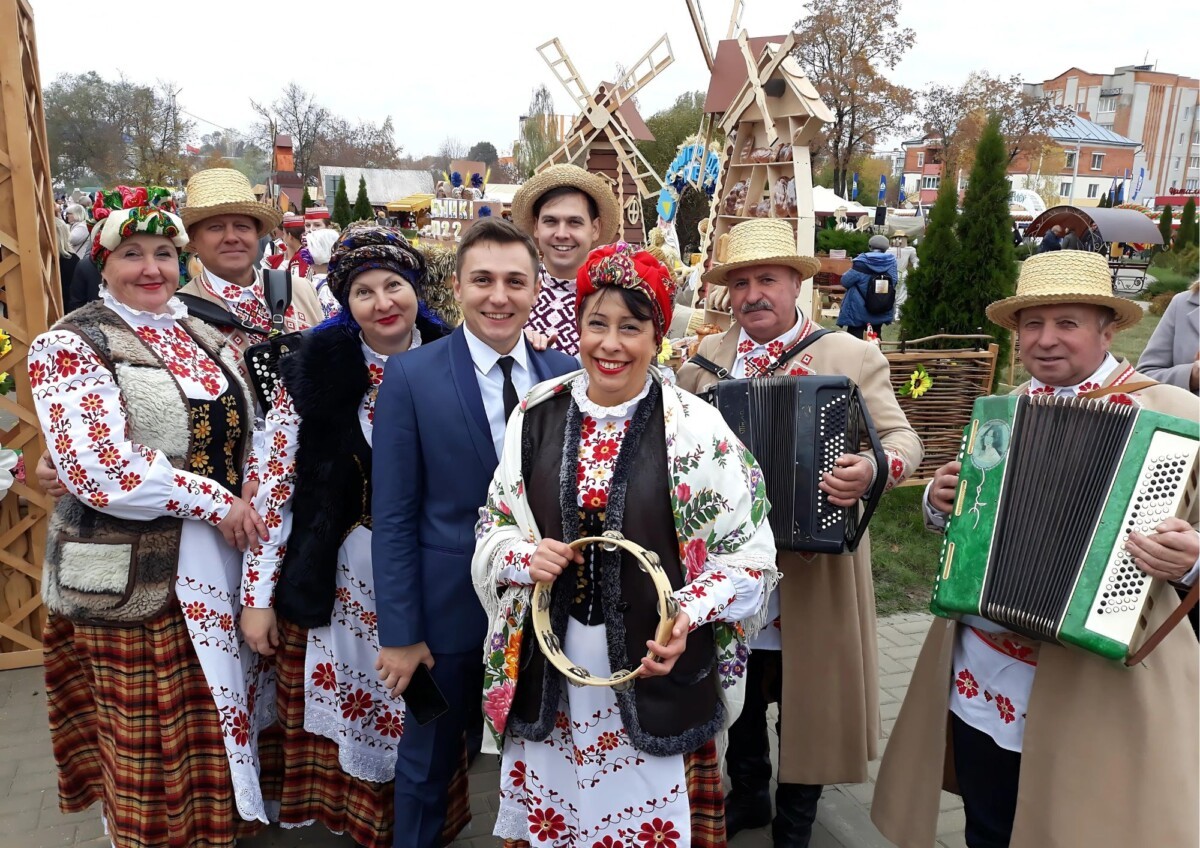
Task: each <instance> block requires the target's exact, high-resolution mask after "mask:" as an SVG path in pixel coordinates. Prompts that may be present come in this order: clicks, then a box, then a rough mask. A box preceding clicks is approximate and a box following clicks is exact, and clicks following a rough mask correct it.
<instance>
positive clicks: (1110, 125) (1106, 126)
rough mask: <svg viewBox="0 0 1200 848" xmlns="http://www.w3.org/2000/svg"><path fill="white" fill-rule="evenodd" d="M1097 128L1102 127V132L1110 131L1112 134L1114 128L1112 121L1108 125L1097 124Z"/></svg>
mask: <svg viewBox="0 0 1200 848" xmlns="http://www.w3.org/2000/svg"><path fill="white" fill-rule="evenodd" d="M1096 126H1098V127H1100V129H1102V130H1108V131H1109V132H1112V128H1113V125H1112V122H1111V121H1109V122H1108V123H1106V124H1097V125H1096Z"/></svg>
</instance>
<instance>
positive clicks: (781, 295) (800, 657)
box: [678, 220, 923, 848]
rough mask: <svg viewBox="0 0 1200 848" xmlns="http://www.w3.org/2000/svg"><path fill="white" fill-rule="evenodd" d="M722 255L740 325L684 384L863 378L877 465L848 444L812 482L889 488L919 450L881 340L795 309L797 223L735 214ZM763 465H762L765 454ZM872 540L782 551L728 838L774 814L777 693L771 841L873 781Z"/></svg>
mask: <svg viewBox="0 0 1200 848" xmlns="http://www.w3.org/2000/svg"><path fill="white" fill-rule="evenodd" d="M726 259H727V261H726V262H725V263H724V264H722V265H719V266H716V267H714V268H713V269H712V270H710V271H709V272H708V273H707V274H705V275H704V280H705V282H707V283H710V284H712V285H723V286H727V287H728V292H729V300H730V304H731V307H732V310H733V315H734V318H735V323H734V324H733V325H732V326H731V327H730V329H729V330H728V331H727V332H725V333H722V334H720V335H713V336H709V337H708V338H706V339H705V340H704V341H703V342H702V343H701V345H700V348H699V350H698V351H697V356H695V357H693V358H692V360H690V361H689V362H688V363H687V364H685V365H684V366H683V368H681V369H680V371H679V377H678V382H679V386H680V387H681V388H683V389H686V390H687V391H690V392H693V393H700V392H704V391H706V390H709V389H710V388H711V387H712V386H713V385H714V384H715V383H716V382H717V381H718V380H720V379H722V378H723V377H730V378H758V377H766V376H788V375H792V376H805V375H840V376H844V377H848V378H849V379H850V380H852V381H853V383H854V384H856V385H857V387H858V388H859V389H860V390H861V392H862V396H863V398H864V399H865V405H866V407H867V409H868V412H869V414H870V418H871V419H872V420H873V422H874V425H875V428H876V430H877V432H878V435H879V439H880V441H881V442H882V447H883V452H882V453H881V456H882V457H883V463H882V467H878V466H879V463H878V461H877V460H876V459H875V458H874V456H873V455H871V454H870V452H864V453H861V454H859V453H853V452H847V453H844V454H842V455H840V456H838V458H837V460H836V463H835V465H836V467H835V468H834V469H833V471H832V472H831V473H826V474H824V475H823V477H822V479H821V480H819V481H818V480H816V479H813V480H812V482H811V486H812V487H813V488H814V489H815V488H816V487H817V486H819V488H820V490H821V491H822V492H824V493H825V494H826V495H828V497H829V502H830V503H832V504H834V505H836V506H838V507H843V508H852V509H855V510H857V506H858V503H859V500H860V498H862V497H863V496H864V495H865V494H866V493H867V492H868V491H869V490H871V489H872V487H873V484H874V483H875V481H876V479H877V476H878V475H885V477H886V485H887V486H888V487H890V486H894V485H896V484H898V483H900V482H901V481H903V480H904V479H905V477H907V476H908V474H909V472H910V471H911V470H912V469H913V468H915V467H916V466H917V464H918V463H920V461H921V457H922V455H923V451H922V447H921V441H920V439H919V438H918V437H917V434H916V433H915V432H914V431H913V429H912V428H911V427H910V426H909V424H908V420H907V419H906V418H905V416H904V413H903V412H902V411H901V410H900V406H899V404H898V403H897V402H896V396H895V394H894V392H893V390H892V385H891V382H890V378H889V371H888V363H887V360H886V359H885V358H884V357H883V354H881V353H880V351H879V348H878V347H877V346H875V345H873V344H870V343H867V342H864V341H861V340H859V339H856V338H854V337H852V336H850V335H849V334H846V333H831V332H827V331H824V330H822V329H821V328H820V326H819V325H818V324H817V323H816V322H815V321H813V320H812V319H810V318H809V317H808V316H807V315H805V314H804V313H803V311H801V310H800V309H798V308H797V305H796V301H797V298H798V296H799V294H800V283H801V281H802V280H804V279H806V278H808V277H811V276H812V275H813V274H814V273H816V271H817V269H818V268H819V265H818V263H817V260H816V259H814V258H813V257H809V256H799V255H797V252H796V236H795V233H794V231H793V230H792V228H791V226H790V225H789V224H787V223H786V222H784V221H773V220H762V221H747V222H744V223H742V224H739V225H737V226H736V227H734V228H733V229H732V230H731V231H730V234H729V241H728V246H727V251H726ZM757 458H758V459H759V462H760V463H764V462H766V460H764V459H763V457H762V456H761V455H760V456H758V457H757ZM764 473H767V474H768V477H769V476H770V470H769V469H767V468H765V466H764ZM769 488H770V487H769V485H768V490H769ZM776 511H777V506H776V507H774V508H773V510H772V514H771V516H770V518H769V520H770V521H771V523H772V526H773V527H774V525H775V524H776V522H778V521H787V520H789V518H787V517H784V516H782V515H781V514H776ZM780 512H782V511H780ZM870 550H871V549H870V542H869V540H867V539H865V538H864V539H863V540H862V541H861V543H860V544H859V545H858V547H857V549H856V550H855V552H854V553H853V554H831V553H824V554H811V553H800V552H792V551H781V552H780V554H779V560H778V564H779V569H780V572H781V573H782V574H783V575H785V579H783V580H782V581H781V582H780V584H779V588H778V589H777V590H776V592H775V593H774V594H773V595H772V596H771V607H772V612H773V615H772V616H771V617H772V618H773V619H774V620H773V623H772V624H770V625H768V626H767V628H766V629H765V630H763V631H762V633H761V634H759V635H758V636H757V637H756V638H755V639H754V640H753V641H752V643H751V654H750V657H749V663H748V672H747V674H748V680H747V686H746V701H745V704H744V707H743V709H742V714H741V717H740V718H739V719H738V720H737V721H736V722H735V723H734V724H733V726H732V727H731V728H730V734H729V748H728V751H727V753H726V757H725V765H726V768H727V770H728V773H729V777H730V780H731V783H732V791H731V792H730V794H729V796H728V798H727V801H726V806H725V816H726V824H725V826H726V830H727V833H728V836H729V837H730V838H732V837H733V836H734V834H736V833H737V832H738V831H739V830H742V829H746V828H753V827H762V826H764V825H766V824H768V823H770V822H771V796H770V780H771V773H772V768H771V760H770V750H769V747H768V735H767V716H766V713H767V705H768V704H769V703H770V702H771V701H778V702H779V703H780V714H781V721H780V725H779V733H780V745H779V751H780V754H779V789H778V792H777V793H776V799H775V800H776V815H775V819H774V824H773V836H774V842H775V845H777V846H788V847H789V848H796V847H798V846H807V845H808V843H809V839H810V838H811V833H812V824H813V821H814V819H815V817H816V811H817V802H818V800H819V799H820V797H821V790H822V788H823V786H824V785H825V784H828V783H861V782H863V781H865V780H866V779H867V762H868V761H869V760H871V759H873V758H874V757H875V756H876V755H877V745H878V740H879V735H880V719H879V684H878V679H877V678H878V674H877V672H878V659H877V648H876V636H875V590H874V585H873V584H872V581H871V553H870Z"/></svg>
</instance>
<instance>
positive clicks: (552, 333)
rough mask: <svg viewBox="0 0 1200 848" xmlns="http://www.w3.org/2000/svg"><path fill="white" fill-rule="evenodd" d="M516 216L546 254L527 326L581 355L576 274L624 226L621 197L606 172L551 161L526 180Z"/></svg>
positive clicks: (570, 353)
mask: <svg viewBox="0 0 1200 848" xmlns="http://www.w3.org/2000/svg"><path fill="white" fill-rule="evenodd" d="M512 216H513V223H514V224H516V225H517V227H518V228H520V229H522V230H524V231H525V232H526V233H528V234H529V235H530V236H531V237H532V238H533V240H534V242H536V243H537V247H538V252H539V253H540V254H541V256H542V266H541V268H540V269H539V277H540V283H541V289H540V290H539V292H538V299H537V302H536V303H535V304H534V305H533V311H532V312H530V313H529V322H528V323H527V324H526V325H525V328H526V330H527V331H532V332H533V333H540V334H542V335H545V336H548V337H550V338H551V339H552V340H553V343H554V346H555V347H556V348H557V349H558V350H561V351H562V352H563V353H565V354H567V355H568V356H576V355H578V353H579V322H578V321H577V320H576V317H575V289H576V282H575V277H576V275H577V274H578V273H579V268H580V267H581V266H582V265H583V263H584V262H585V261H586V260H587V257H588V253H589V252H590V251H591V249H592V248H593V247H596V246H597V245H601V244H608V243H609V242H611V241H613V240H615V239H616V237H617V230H618V228H619V227H620V226H621V207H620V205H619V204H618V203H617V197H616V195H615V194H613V190H612V188H610V187H609V185H608V184H607V183H606V182H605V181H604V179H603V178H602V177H600V176H598V175H596V174H591V173H588V172H587V171H585V170H584V169H583V168H580V167H579V166H578V165H551V166H550V167H549V168H547V169H546V170H544V171H542V172H540V173H538V174H535V175H534V176H533V177H531V178H529V179H528V180H526V181H525V182H524V183H523V184H522V185H521V188H520V189H519V190H518V191H517V193H516V194H515V195H514V196H513V204H512Z"/></svg>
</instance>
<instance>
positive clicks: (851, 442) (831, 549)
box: [702, 375, 888, 554]
mask: <svg viewBox="0 0 1200 848" xmlns="http://www.w3.org/2000/svg"><path fill="white" fill-rule="evenodd" d="M702 397H703V399H704V400H706V401H708V402H709V403H711V404H712V405H713V406H715V407H716V408H717V410H718V411H719V412H720V413H721V416H722V417H723V418H724V419H725V423H727V424H728V425H729V427H730V429H732V430H733V432H734V433H735V434H737V437H738V438H739V439H741V441H742V444H744V445H745V446H746V447H747V448H748V449H749V450H750V453H752V454H754V458H755V459H757V460H758V464H759V466H760V467H761V468H762V472H763V476H764V478H765V481H766V485H767V497H768V498H770V500H771V512H770V514H769V516H768V521H769V522H770V524H771V529H772V531H773V532H774V534H775V547H776V548H778V549H780V550H785V551H805V552H811V553H829V554H841V553H846V552H849V551H853V550H854V549H855V548H856V547H858V543H859V541H860V540H861V539H862V537H863V533H864V531H866V529H867V523H868V522H869V521H870V520H871V515H872V513H874V512H875V507H876V506H878V504H879V499H880V497H882V495H883V490H884V488H885V487H886V486H887V479H888V465H887V459H886V457H885V456H884V453H883V445H882V444H881V443H880V441H879V436H878V434H877V433H876V432H875V425H874V424H873V423H872V421H871V415H870V413H869V412H868V411H867V405H866V402H865V401H864V400H863V396H862V392H861V391H860V390H859V388H858V386H856V385H855V384H854V382H853V381H852V380H850V379H849V378H848V377H835V376H818V375H813V376H807V377H759V378H755V379H748V380H719V381H718V382H717V383H715V384H714V385H713V386H712V387H711V388H710V389H708V390H707V391H706V392H705V393H704V394H703V396H702ZM864 440H865V441H867V442H869V444H870V447H871V451H872V453H873V454H874V455H875V467H876V468H877V469H878V470H877V472H876V474H875V483H874V485H873V486H872V487H871V490H870V491H869V492H868V493H867V497H866V498H865V500H864V504H863V508H862V511H861V513H860V511H859V509H858V507H851V508H847V507H840V506H834V505H833V504H831V503H830V502H829V496H828V495H826V494H825V493H824V492H822V491H821V490H820V489H819V488H818V485H819V484H820V482H821V477H822V475H823V474H825V473H826V472H828V471H833V469H834V467H835V465H834V464H835V463H836V461H837V458H838V457H839V456H841V455H843V454H847V453H857V452H858V450H859V445H860V444H861V443H862V442H863V441H864Z"/></svg>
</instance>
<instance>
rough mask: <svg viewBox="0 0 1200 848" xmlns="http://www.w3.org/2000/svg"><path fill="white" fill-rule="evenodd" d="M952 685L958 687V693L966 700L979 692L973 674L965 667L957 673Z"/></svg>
mask: <svg viewBox="0 0 1200 848" xmlns="http://www.w3.org/2000/svg"><path fill="white" fill-rule="evenodd" d="M954 685H955V686H957V687H958V694H960V695H962V696H963V697H964V698H966V699H967V700H970V699H971V698H974V697H975V696H976V695H978V694H979V684H978V683H977V682H976V681H975V676H974V675H973V674H971V672H969V671H967V669H965V668H964V669H963V670H962V671H960V672H959V673H958V677H957V678H956V679H955V681H954Z"/></svg>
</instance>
